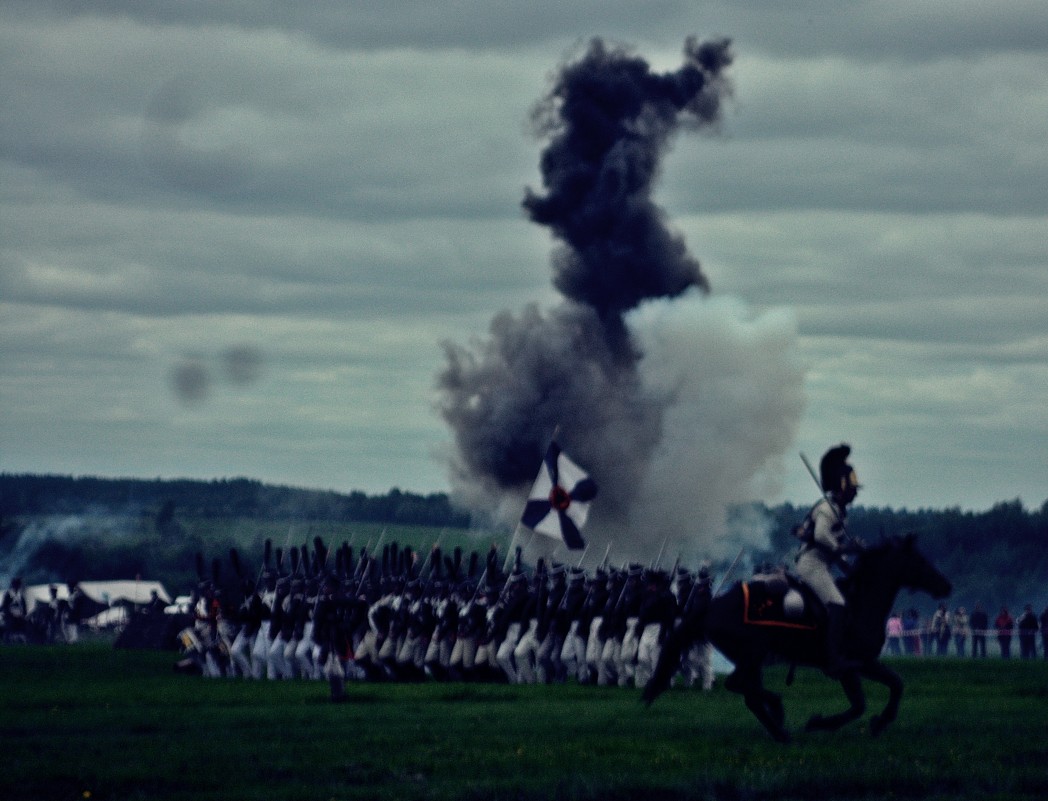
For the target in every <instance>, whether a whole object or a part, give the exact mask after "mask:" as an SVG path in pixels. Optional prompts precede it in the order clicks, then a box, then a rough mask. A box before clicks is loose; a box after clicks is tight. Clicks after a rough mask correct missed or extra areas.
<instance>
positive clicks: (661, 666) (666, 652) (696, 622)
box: [641, 604, 706, 706]
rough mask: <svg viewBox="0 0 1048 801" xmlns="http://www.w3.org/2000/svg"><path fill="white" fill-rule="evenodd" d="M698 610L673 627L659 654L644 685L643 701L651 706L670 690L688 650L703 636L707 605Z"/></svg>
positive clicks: (701, 605) (699, 606)
mask: <svg viewBox="0 0 1048 801" xmlns="http://www.w3.org/2000/svg"><path fill="white" fill-rule="evenodd" d="M696 606H697V607H698V608H696V609H694V610H692V611H691V612H690V613H689V614H688V615H686V616H685V617H684V618H683V619H682V620H681V621H680V623H678V624H677V625H676V626H674V627H673V629H672V631H670V634H669V636H668V637H667V638H666V642H664V643H663V645H662V650H661V652H660V653H659V661H658V662H657V663H656V664H655V670H653V671H652V674H651V678H650V679H648V683H647V684H645V685H644V692H643V693H642V694H641V700H642V701H643V702H644V703H645V704H646V705H647V706H651V705H652V704H653V703H655V699H656V698H658V697H659V696H660V695H662V694H663V693H664V692H666V690H668V689H669V688H670V683H671V682H672V681H673V677H674V675H676V673H677V671H678V670H679V669H680V666H681V659H682V658H683V657H684V654H685V653H687V650H688V648H690V647H691V644H692V643H694V642H695V641H696V640H698V639H700V638H701V637H702V634H703V628H704V626H705V621H706V604H697V605H696Z"/></svg>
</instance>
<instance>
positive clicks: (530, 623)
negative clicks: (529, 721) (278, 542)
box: [181, 538, 714, 698]
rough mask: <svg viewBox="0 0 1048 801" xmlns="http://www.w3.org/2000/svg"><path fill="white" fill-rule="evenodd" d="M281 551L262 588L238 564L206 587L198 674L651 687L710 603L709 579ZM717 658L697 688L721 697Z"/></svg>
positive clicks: (701, 572) (234, 557)
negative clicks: (674, 635)
mask: <svg viewBox="0 0 1048 801" xmlns="http://www.w3.org/2000/svg"><path fill="white" fill-rule="evenodd" d="M273 555H274V554H273V550H272V548H271V544H270V543H269V542H267V543H266V549H265V552H264V556H263V564H262V568H261V570H260V571H259V573H258V575H257V577H256V576H255V575H250V576H249V575H246V573H245V570H244V569H243V567H242V565H241V563H240V559H239V556H238V554H237V552H236V551H231V552H230V561H231V562H232V566H233V571H234V574H235V577H236V581H235V582H232V583H230V582H226V583H224V582H223V581H222V570H221V565H220V563H219V560H214V561H213V562H212V575H211V576H210V577H209V578H207V577H205V575H204V563H203V559H202V557H200V556H198V572H199V573H200V582H199V585H198V587H197V590H196V592H195V597H194V603H193V609H194V611H195V615H196V621H195V623H194V625H193V626H191V627H189V628H187V629H186V630H185V631H183V632H182V634H181V640H182V644H183V646H184V648H185V650H186V653H187V662H186V664H187V665H190V666H192V667H194V668H195V669H198V670H200V672H202V673H203V674H204V675H207V676H212V677H245V678H255V679H263V678H266V679H295V678H306V679H327V680H328V681H329V682H330V684H331V691H332V696H333V697H334V698H339V697H341V694H342V691H343V687H344V682H345V681H346V680H372V681H391V680H392V681H420V680H424V679H436V680H452V681H493V682H509V683H522V684H524V683H551V682H561V681H565V680H567V679H568V678H574V679H575V680H577V681H578V682H580V683H584V684H595V685H600V686H611V685H618V686H631V685H635V686H641V685H643V684H644V683H645V682H646V681H647V679H648V677H649V676H650V674H651V671H652V670H653V669H654V667H655V664H656V663H657V661H658V656H659V652H660V647H661V644H662V642H663V641H664V639H665V637H666V636H667V635H668V634H669V631H670V629H671V628H672V626H673V625H674V622H675V621H676V620H677V619H679V618H681V617H682V616H684V615H686V614H688V612H689V610H690V609H693V608H695V607H696V605H698V604H702V603H704V602H705V601H706V600H708V599H709V597H710V595H711V592H712V588H711V578H710V574H709V570H708V568H706V567H700V568H699V569H698V570H697V571H695V572H694V573H693V572H692V571H689V570H687V569H685V568H683V567H679V566H675V567H674V568H673V569H671V570H664V569H661V570H660V569H658V568H657V567H654V566H653V567H649V568H644V567H642V566H640V565H636V564H631V565H625V566H623V567H621V568H615V567H609V566H607V565H602V566H600V567H599V568H597V569H596V570H594V571H593V572H592V573H587V572H585V571H583V570H581V569H579V568H575V567H569V566H566V565H563V564H557V563H552V564H549V565H547V564H546V563H545V562H544V560H541V559H540V560H539V561H538V563H537V565H536V567H535V569H534V570H532V571H525V570H524V569H523V566H522V564H521V559H520V549H517V552H516V558H515V560H514V564H513V566H512V569H508V568H509V565H506V568H507V569H503V567H502V566H501V565H500V560H499V555H498V552H497V551H496V549H495V548H494V547H493V548H492V549H491V550H490V551H489V552H488V554H487V555H486V558H482V557H481V555H480V554H478V553H477V552H476V551H474V552H472V553H471V554H470V555H469V557H468V558H464V554H463V552H462V550H461V549H458V548H456V549H454V551H452V552H451V553H450V554H444V553H442V552H441V550H440V548H439V547H436V546H435V547H434V548H433V550H432V551H431V552H430V553H429V554H428V555H427V556H426V558H425V559H424V560H420V559H419V557H418V555H417V554H416V553H415V552H413V551H412V550H411V549H409V548H403V549H401V548H398V547H397V545H396V544H389V545H387V546H384V547H383V548H382V552H381V556H378V555H375V556H372V555H371V554H369V553H368V552H367V549H362V550H361V551H360V552H359V553H354V551H353V549H352V548H350V547H349V545H348V544H343V545H342V547H341V548H338V549H336V550H335V553H334V558H333V559H332V558H331V553H330V552H329V551H328V550H327V548H326V547H325V545H324V543H323V542H322V541H321V540H320V539H319V538H317V539H315V540H314V547H313V548H312V550H309V549H307V548H306V546H303V547H302V548H300V549H296V548H292V549H291V550H290V551H289V552H288V553H284V552H283V551H282V550H281V549H277V550H276V553H275V557H276V558H275V560H274V559H273ZM711 657H712V653H711V648H710V646H709V645H708V644H706V643H699V644H697V645H696V646H694V648H693V650H692V652H691V653H689V654H688V655H687V658H686V659H685V660H684V662H683V666H682V670H683V672H684V673H685V675H684V680H685V681H686V682H687V683H688V684H691V685H695V686H701V687H703V688H705V689H710V688H711V687H712V686H713V680H714V678H713V670H712V665H711Z"/></svg>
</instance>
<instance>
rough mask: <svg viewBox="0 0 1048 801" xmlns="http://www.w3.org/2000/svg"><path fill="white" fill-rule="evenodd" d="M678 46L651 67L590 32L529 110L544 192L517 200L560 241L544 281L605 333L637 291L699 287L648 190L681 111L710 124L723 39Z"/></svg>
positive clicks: (665, 292)
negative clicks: (676, 57) (665, 61)
mask: <svg viewBox="0 0 1048 801" xmlns="http://www.w3.org/2000/svg"><path fill="white" fill-rule="evenodd" d="M684 55H685V63H684V66H682V67H681V68H680V69H679V70H678V71H677V72H674V73H669V74H667V75H657V74H654V73H652V72H651V69H650V68H649V67H648V64H647V63H645V62H644V61H643V60H642V59H640V58H637V57H635V56H631V55H629V54H628V53H627V52H625V51H624V50H621V49H616V48H609V47H608V46H606V45H605V44H604V43H603V42H601V41H600V40H595V41H594V42H592V43H591V45H590V48H589V51H588V52H587V53H586V55H585V57H584V58H582V59H581V60H580V61H578V62H577V63H574V64H570V65H568V66H567V67H565V68H564V69H563V70H562V71H561V74H560V77H559V79H558V80H557V83H556V85H555V86H554V87H553V91H552V92H550V94H549V96H548V97H547V98H546V100H545V102H544V103H542V104H541V105H540V106H539V107H538V108H537V110H536V112H535V117H536V122H537V124H538V127H539V130H540V131H541V132H543V133H545V134H546V135H547V136H549V137H550V143H549V145H548V146H547V147H546V149H545V151H544V152H543V154H542V163H541V166H542V178H543V184H544V185H545V187H546V190H547V191H546V194H545V195H542V196H539V195H536V194H534V193H533V192H530V191H529V192H528V193H527V196H526V197H525V199H524V207H525V209H527V211H528V213H529V214H530V216H531V219H532V220H533V221H534V222H536V223H539V224H540V225H546V226H549V228H550V230H551V231H552V232H553V234H554V235H555V236H556V237H557V238H558V239H559V240H561V242H563V246H562V247H561V248H560V249H559V250H558V251H557V253H556V254H555V255H554V260H553V262H554V273H555V275H554V279H553V283H554V286H556V288H557V289H558V290H560V292H561V293H563V294H564V296H565V297H567V298H570V299H571V300H573V301H575V302H577V303H582V304H585V305H586V306H589V307H591V308H593V309H594V310H595V311H596V312H597V314H598V315H599V316H600V318H601V319H602V320H603V321H604V322H605V323H606V324H607V325H609V326H611V327H612V328H613V329H614V330H616V331H617V329H618V326H619V324H620V323H621V315H622V314H623V312H626V311H628V310H629V309H632V308H634V307H635V306H637V304H638V303H640V302H641V301H643V300H646V299H648V298H664V297H676V296H677V295H679V294H681V293H682V292H684V291H685V290H686V289H688V288H689V287H692V286H697V287H700V288H702V289H708V288H709V287H708V284H707V281H706V278H705V276H704V275H703V274H702V271H701V269H700V268H699V262H698V261H697V260H696V259H695V258H693V257H692V256H691V255H689V254H688V252H687V249H686V247H685V245H684V240H683V238H682V237H681V236H680V235H678V234H676V233H674V232H673V231H671V230H670V229H669V228H668V227H667V225H666V220H665V213H664V212H663V211H662V209H660V208H659V207H658V206H657V205H655V204H654V203H653V202H652V200H651V192H652V187H653V184H654V181H655V178H656V177H657V175H658V170H659V164H660V161H661V158H662V155H663V153H664V152H665V150H666V148H667V146H668V145H669V142H670V138H671V136H672V135H673V133H674V132H675V131H676V130H677V128H678V127H679V126H680V124H681V123H682V122H684V121H685V120H691V121H692V122H693V123H694V124H696V125H710V124H713V123H715V122H716V121H717V120H718V118H719V116H720V109H721V98H722V95H723V94H724V92H725V90H726V86H727V84H726V82H725V80H724V78H723V77H722V72H723V70H724V69H725V68H727V67H728V66H729V65H730V64H731V53H730V51H729V43H728V42H727V41H719V42H710V43H704V44H700V43H699V42H698V41H696V40H695V39H689V40H688V42H687V44H686V45H685V49H684Z"/></svg>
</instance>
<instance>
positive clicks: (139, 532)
mask: <svg viewBox="0 0 1048 801" xmlns="http://www.w3.org/2000/svg"><path fill="white" fill-rule="evenodd" d="M758 509H759V511H760V512H761V513H762V515H761V516H762V517H763V519H765V520H766V521H767V522H768V529H769V542H770V547H769V549H768V550H767V551H766V552H754V553H748V554H746V557H747V558H746V560H744V561H747V562H752V563H754V564H759V563H760V562H762V561H769V562H773V563H775V562H783V561H786V562H787V563H788V562H789V560H790V557H791V556H792V554H793V553H794V551H795V550H796V547H797V541H796V540H795V539H794V538H793V536H792V534H791V531H792V529H793V527H794V526H795V525H796V524H797V523H798V522H799V521H800V520H801V519H802V518H803V517H804V515H805V514H806V512H807V511H808V508H807V507H801V506H793V505H791V504H782V505H779V506H775V507H770V508H769V507H766V506H760V505H758ZM744 511H745V517H746V518H747V519H753V517H754V515H753V509H752V508H751V509H746V510H744ZM85 514H95V515H97V514H107V515H112V516H113V517H118V518H122V519H125V520H133V521H134V524H133V525H131V526H128V527H127V528H128V529H129V530H130V534H127V533H126V532H125V533H124V535H123V536H112V535H111V534H110V533H107V532H113V531H116V530H117V529H118V528H121V527H120V526H118V525H117V524H115V523H113V522H111V521H109V522H106V523H105V524H104V525H103V528H102V529H99V530H98V531H94V532H92V533H91V535H90V536H87V537H83V536H81V537H79V538H76V539H74V538H70V537H62V536H57V535H54V534H52V533H51V528H50V527H45V526H37V528H35V529H34V528H33V526H34V523H33V522H31V521H34V520H39V519H40V518H42V517H44V516H50V517H55V516H62V515H70V516H73V515H85ZM245 520H247V521H255V522H256V523H257V524H258V525H259V526H261V525H263V524H270V525H273V524H275V522H277V521H284V524H285V525H287V523H288V521H297V522H300V523H304V524H308V527H309V528H310V529H311V530H313V531H314V533H321V532H324V531H328V532H331V536H335V534H334V532H337V531H338V530H339V529H342V528H344V526H345V524H347V523H353V524H374V525H378V526H386V525H389V526H426V527H438V528H447V529H456V528H467V527H469V525H470V516H469V515H468V514H467V513H465V512H462V511H461V510H457V509H455V508H454V507H453V506H452V505H451V502H450V499H449V497H448V496H447V495H446V494H444V493H433V494H430V495H418V494H414V493H410V492H404V491H401V490H399V489H392V490H390V491H389V492H388V493H386V494H385V495H373V496H369V495H366V494H364V493H363V492H351V493H348V494H341V493H337V492H329V491H318V490H309V489H297V488H292V487H283V486H271V485H267V484H263V483H261V482H259V481H255V480H251V479H245V478H235V479H222V480H215V481H192V480H175V481H168V480H159V479H157V480H140V479H107V478H73V477H66V476H45V475H10V474H0V568H7V570H6V572H7V573H9V572H10V569H11V568H12V565H11V564H10V562H11V560H12V558H13V557H14V556H15V555H16V554H17V553H18V552H20V550H22V551H24V550H25V549H24V547H23V548H22V549H19V548H18V547H16V544H17V543H18V541H19V540H20V538H21V535H23V534H26V535H27V536H26V537H25V538H24V539H26V540H29V539H32V540H33V543H34V551H35V552H34V553H33V554H32V556H29V555H28V554H23V559H24V563H23V565H19V569H21V568H22V567H23V566H24V568H25V569H26V570H27V572H28V573H32V572H33V571H34V569H35V571H36V572H37V573H38V574H41V575H42V574H45V573H48V574H56V575H57V576H68V575H70V574H71V573H74V572H75V573H76V574H78V575H79V577H80V578H81V579H84V578H88V577H92V578H114V577H125V576H131V575H135V574H136V573H141V574H142V575H143V576H150V577H153V578H157V579H162V580H170V581H175V582H177V583H178V585H181V584H184V583H186V582H189V581H191V574H190V573H189V572H188V571H189V569H190V565H191V564H192V561H193V554H194V552H195V551H196V550H200V549H202V550H204V551H206V552H208V553H216V552H217V553H221V552H223V549H224V548H225V547H226V546H228V545H229V544H239V542H241V541H242V538H240V539H238V538H235V537H234V535H233V534H232V533H231V532H230V527H231V526H232V522H233V521H245ZM194 521H196V522H194ZM199 521H204V524H206V528H208V529H209V530H211V531H214V532H224V533H220V534H218V535H213V536H203V535H201V534H200V533H195V532H199V531H200V530H201V525H202V524H201V523H200V522H199ZM207 521H212V523H207ZM106 527H108V528H106ZM314 527H315V528H314ZM848 527H849V531H850V533H851V534H852V535H853V536H855V537H858V538H860V539H863V540H865V541H867V542H876V541H877V540H878V539H880V538H881V537H883V536H890V535H896V534H904V533H908V532H916V533H917V535H918V542H919V544H920V547H921V548H922V550H924V551H925V553H927V554H928V555H929V556H930V557H931V558H932V560H933V561H934V562H935V563H936V564H937V565H938V566H939V567H940V569H941V570H942V571H943V572H944V573H945V574H946V575H947V576H949V577H950V579H951V580H952V581H953V583H954V588H955V592H954V596H953V598H952V599H951V601H950V604H951V606H961V605H963V606H968V607H969V608H970V607H971V605H972V604H974V603H975V602H976V601H980V602H982V603H983V604H984V606H986V608H987V609H990V610H991V611H992V612H994V613H995V612H996V611H997V608H999V607H1000V606H1002V605H1007V606H1008V607H1009V608H1013V607H1018V608H1020V609H1021V607H1022V605H1023V604H1026V603H1031V604H1034V605H1035V607H1036V608H1037V609H1038V610H1040V609H1042V608H1043V607H1044V606H1045V605H1046V604H1048V501H1046V502H1045V503H1044V504H1043V505H1042V506H1041V507H1040V509H1038V510H1033V511H1027V510H1026V509H1025V508H1024V507H1023V505H1022V503H1021V502H1020V501H1019V500H1013V501H1004V502H1001V503H999V504H996V505H995V506H993V507H992V508H991V509H988V510H986V511H982V512H971V511H962V510H960V509H940V510H934V509H920V510H917V511H909V510H906V509H902V510H892V509H889V508H881V509H878V508H866V507H861V506H860V507H857V508H855V509H853V510H851V512H850V514H849V517H848ZM28 535H32V536H28ZM298 536H300V535H299V534H298V532H297V531H296V537H298ZM145 540H148V542H145ZM296 541H297V540H296ZM23 545H25V543H24V542H23ZM5 563H7V564H5ZM724 567H726V566H721V568H722V569H723V568H724ZM0 573H5V570H3V569H0ZM905 598H906V596H905V595H904V596H902V599H905ZM917 601H918V599H916V598H915V602H917ZM900 602H901V603H905V602H906V601H905V600H901V601H900ZM922 603H926V601H924V602H922Z"/></svg>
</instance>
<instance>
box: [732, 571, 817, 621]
mask: <svg viewBox="0 0 1048 801" xmlns="http://www.w3.org/2000/svg"><path fill="white" fill-rule="evenodd" d="M791 592H797V591H796V590H793V589H791V590H790V591H789V592H786V593H783V592H781V591H774V592H773V591H771V590H770V589H769V587H768V585H767V584H766V583H764V582H762V581H744V582H743V583H742V599H743V603H742V621H743V623H745V624H747V625H749V626H779V627H781V628H789V629H806V630H808V631H814V630H815V629H817V628H818V621H817V620H816V617H815V615H814V614H813V613H812V611H811V604H810V603H805V604H804V610H803V611H802V612H801V613H800V614H799V615H797V614H788V613H787V612H786V609H785V606H786V604H785V603H784V602H785V600H786V598H787V597H789V594H790V593H791Z"/></svg>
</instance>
